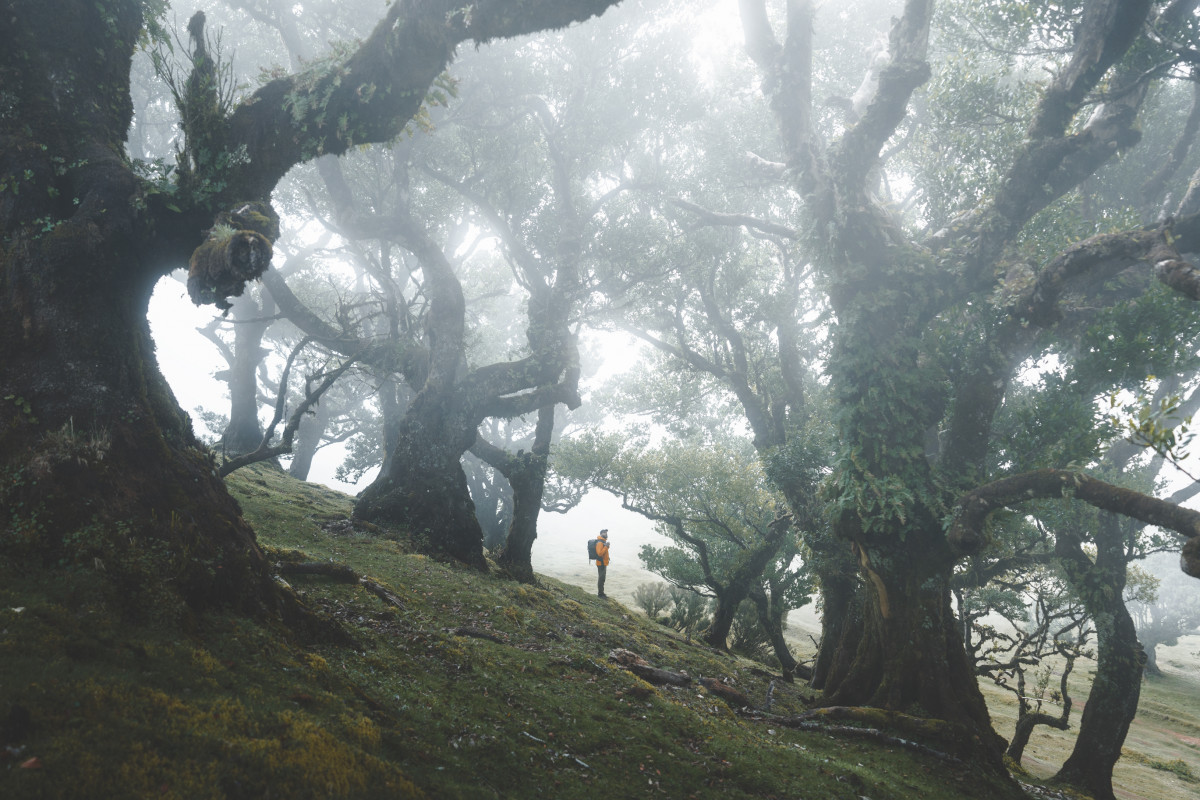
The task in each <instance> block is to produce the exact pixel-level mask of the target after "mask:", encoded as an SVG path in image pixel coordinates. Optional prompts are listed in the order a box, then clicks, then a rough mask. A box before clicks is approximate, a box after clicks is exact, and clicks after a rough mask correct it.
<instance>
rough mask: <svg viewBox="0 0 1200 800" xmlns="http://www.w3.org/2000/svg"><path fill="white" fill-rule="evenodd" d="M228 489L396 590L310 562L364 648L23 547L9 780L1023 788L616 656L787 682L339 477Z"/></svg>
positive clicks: (3, 792)
mask: <svg viewBox="0 0 1200 800" xmlns="http://www.w3.org/2000/svg"><path fill="white" fill-rule="evenodd" d="M229 484H230V487H231V489H232V490H233V492H234V493H235V494H236V495H237V496H238V498H239V500H240V502H241V503H242V505H243V508H244V511H245V513H246V516H247V518H248V519H250V520H251V521H252V522H253V523H254V525H255V527H256V530H257V531H258V534H259V538H260V542H261V543H262V545H263V546H264V547H266V548H268V550H269V555H270V557H271V558H272V559H273V560H279V561H295V560H308V561H330V560H332V561H335V562H337V563H340V564H345V565H348V566H350V567H351V568H352V569H354V570H355V571H356V572H357V573H358V574H360V575H365V576H368V577H369V578H371V579H372V580H373V581H375V585H376V586H378V587H383V588H385V589H386V590H387V592H388V593H389V597H390V599H387V600H385V599H381V598H380V597H379V596H378V595H377V594H376V593H374V592H372V591H371V589H370V588H369V587H368V586H367V585H365V584H362V583H356V584H346V583H336V582H333V581H331V580H328V579H325V578H320V577H301V576H295V575H289V576H288V577H287V580H288V581H289V582H290V583H291V585H292V586H293V587H294V588H295V589H296V591H297V593H298V594H300V595H301V596H302V597H303V598H304V600H305V601H306V602H307V603H308V604H309V605H310V606H312V607H314V608H316V609H319V610H323V611H324V612H325V613H327V614H329V615H331V616H333V617H335V618H336V619H338V620H339V621H341V623H342V624H343V625H344V626H345V628H346V629H347V631H349V633H350V634H351V635H352V636H353V637H354V638H355V639H356V640H357V642H358V646H357V647H355V648H347V647H339V646H334V645H329V644H317V645H309V646H304V645H302V644H300V643H298V642H296V641H295V639H294V637H290V636H289V635H288V633H287V632H286V631H284V630H282V629H280V628H277V627H272V626H270V625H264V624H261V623H255V622H251V621H248V620H246V619H243V618H238V617H234V616H230V615H222V614H209V615H207V616H204V617H202V618H199V619H194V618H193V619H190V621H189V620H186V619H184V618H178V617H175V616H173V615H172V616H169V617H167V616H164V615H156V614H155V613H153V610H150V612H151V613H149V614H148V615H147V618H146V619H144V620H143V621H141V622H140V623H137V624H133V623H130V622H127V621H125V620H123V619H122V618H121V617H120V616H119V615H118V613H117V612H116V611H114V609H115V608H117V607H118V604H117V603H115V602H114V601H113V598H111V597H109V596H107V594H106V592H108V591H109V589H108V588H106V586H107V585H106V584H105V582H104V581H103V580H102V577H103V576H101V575H99V574H98V573H97V572H96V571H95V570H89V569H88V568H87V567H85V566H80V567H78V568H76V570H75V571H74V572H72V573H70V574H64V573H62V572H61V571H59V572H55V573H47V574H40V575H39V574H32V573H30V572H29V571H28V569H25V570H24V571H21V572H19V571H18V570H16V569H14V568H13V565H0V569H2V570H3V571H4V574H3V575H0V609H4V610H3V611H0V631H2V633H0V725H2V726H3V735H4V738H5V739H6V740H10V741H6V742H4V744H6V745H8V746H10V747H12V748H13V750H14V751H16V752H15V753H13V752H9V751H4V752H5V753H6V754H7V755H5V756H3V758H4V759H5V760H4V761H2V762H0V796H4V797H15V798H23V797H39V798H41V797H81V796H111V797H149V796H154V797H180V798H193V797H231V798H234V797H264V796H267V793H268V791H269V793H270V796H274V797H389V798H391V797H405V796H414V797H416V796H427V797H438V798H455V797H463V798H478V797H536V796H546V797H557V798H575V797H579V798H583V797H588V798H594V797H634V796H644V795H646V794H658V793H661V794H663V795H664V796H670V797H691V796H694V797H721V798H738V797H772V796H774V797H785V796H786V797H791V798H847V800H849V799H850V798H857V797H861V796H867V797H871V798H872V800H886V799H887V798H911V797H917V796H921V797H927V798H934V799H936V798H960V797H973V798H1006V797H1014V796H1019V794H1018V793H1017V792H1016V790H1015V789H1014V788H1013V786H1012V785H1011V784H1007V783H1005V782H1003V781H1000V780H997V779H995V778H994V777H991V776H988V775H986V774H984V773H981V772H977V771H976V770H974V769H973V768H971V767H968V766H963V765H961V764H959V765H955V764H950V763H947V762H946V761H944V760H941V759H938V758H935V757H933V756H930V755H928V754H924V753H916V752H913V751H911V750H908V749H905V748H901V747H898V746H894V745H886V744H883V743H880V742H878V741H874V740H867V739H861V738H856V737H847V736H843V735H831V734H830V733H827V732H821V731H798V730H794V729H791V728H788V727H785V726H783V725H781V724H778V720H772V719H749V718H746V717H745V716H740V715H738V714H736V713H735V712H734V710H733V709H732V708H730V706H728V705H727V704H726V703H725V702H723V701H722V700H721V699H719V698H718V697H717V696H716V695H714V694H712V693H710V692H709V691H708V690H706V689H704V688H702V687H701V686H699V685H698V684H696V683H693V684H691V685H690V686H687V687H683V688H664V687H656V686H651V685H650V684H648V683H646V682H645V681H643V680H641V679H640V678H638V677H636V676H634V675H633V674H632V673H630V672H628V671H625V670H623V669H620V668H618V667H617V666H616V665H615V664H613V663H612V662H611V661H610V660H609V658H608V654H609V652H610V651H611V650H612V649H614V648H618V647H621V648H626V649H629V650H632V651H634V652H636V653H638V654H639V655H641V656H642V657H643V658H645V659H646V660H647V661H649V662H650V663H651V664H653V665H655V666H657V667H660V668H663V669H669V670H673V671H686V672H687V673H688V674H689V675H691V676H693V677H699V676H702V675H703V676H709V677H715V678H720V679H722V680H725V681H727V682H728V683H729V684H730V685H732V686H733V687H735V688H736V689H738V690H739V691H741V692H743V693H744V694H745V695H746V696H748V697H749V698H750V699H751V702H752V703H753V704H754V705H758V706H763V705H765V703H766V697H767V693H768V689H769V687H770V685H771V682H772V678H771V676H770V675H769V674H768V673H767V672H766V671H765V670H764V669H763V668H762V666H761V665H758V664H755V663H752V662H749V661H745V660H742V659H738V658H734V657H731V656H728V655H724V654H719V653H715V652H713V651H711V650H708V649H706V648H703V647H700V646H698V645H696V644H692V643H689V642H686V641H683V640H681V639H679V638H678V636H677V635H675V634H674V633H673V632H671V631H669V630H667V629H665V628H662V627H660V626H657V625H654V624H653V623H650V622H648V621H646V620H645V619H644V618H643V617H642V616H641V615H639V614H634V613H631V612H630V611H629V610H628V609H625V608H624V607H622V606H620V605H619V604H616V603H613V602H611V601H609V602H603V601H600V600H598V599H596V598H594V597H591V596H589V595H588V594H587V593H585V592H584V591H582V590H580V589H577V588H574V587H569V586H566V585H564V584H561V583H558V582H556V581H553V580H549V579H545V580H543V581H542V584H541V585H540V586H526V585H522V584H519V583H516V582H513V581H509V580H505V579H504V578H503V577H502V576H497V575H491V576H488V575H482V574H480V573H478V572H474V571H471V570H466V569H462V568H458V567H455V566H453V565H448V564H444V563H439V562H436V561H433V560H431V559H428V558H424V557H422V556H419V555H416V554H413V553H411V552H409V551H408V549H407V548H406V547H405V544H404V542H403V540H402V537H396V536H393V535H392V534H390V533H389V532H387V531H383V530H379V529H373V530H363V529H358V528H354V527H353V526H351V525H349V524H348V521H347V519H346V517H347V516H348V513H349V510H350V507H351V500H350V498H347V497H345V496H343V495H339V494H337V493H335V492H330V491H328V490H325V489H322V488H320V487H314V486H312V485H309V484H303V483H299V482H296V481H293V480H292V479H290V478H288V477H287V476H285V475H282V474H281V473H278V472H275V471H272V470H270V469H267V468H263V467H256V468H251V469H246V470H240V471H239V472H238V473H235V474H234V475H232V476H230V478H229ZM165 578H166V579H169V576H165ZM14 608H21V609H22V610H21V611H14V610H13V609H14ZM773 701H774V702H773V705H772V708H771V711H772V713H774V714H777V715H784V716H786V715H790V714H793V713H796V712H799V711H801V710H803V709H804V708H805V705H804V689H803V687H800V686H791V685H786V684H783V683H776V684H775V688H774V691H773ZM31 759H36V762H34V763H32V764H31V763H30V760H31ZM25 764H28V765H29V766H22V765H25ZM660 790H661V791H660Z"/></svg>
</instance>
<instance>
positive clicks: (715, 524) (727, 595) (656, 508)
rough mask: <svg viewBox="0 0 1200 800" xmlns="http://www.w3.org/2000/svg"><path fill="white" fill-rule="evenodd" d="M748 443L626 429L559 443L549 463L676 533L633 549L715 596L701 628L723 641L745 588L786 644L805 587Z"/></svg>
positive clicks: (673, 578) (683, 583) (671, 576)
mask: <svg viewBox="0 0 1200 800" xmlns="http://www.w3.org/2000/svg"><path fill="white" fill-rule="evenodd" d="M745 450H746V447H745V445H744V444H739V443H738V442H737V441H736V440H735V439H725V438H721V437H720V436H719V435H718V436H716V438H715V440H714V441H710V442H694V441H672V440H669V441H667V442H664V443H663V444H662V445H660V446H659V447H656V448H645V446H644V443H639V442H636V441H634V442H629V441H628V440H627V439H626V438H625V437H624V436H612V437H596V436H591V435H587V436H579V437H576V438H575V439H572V440H568V441H567V442H564V444H563V445H561V446H560V451H559V459H558V466H557V467H556V469H558V470H559V471H561V472H565V473H566V474H569V475H573V476H575V477H577V478H578V479H580V480H584V481H586V482H587V483H588V484H589V485H591V486H595V487H597V488H600V489H603V490H605V491H608V492H611V493H612V494H614V495H616V496H618V497H620V498H621V504H622V507H624V508H627V509H629V510H631V511H634V512H636V513H638V514H641V515H642V516H644V517H646V518H647V519H650V520H653V521H654V522H655V523H656V528H657V529H658V530H659V531H660V532H661V533H662V534H664V535H665V536H667V537H668V538H670V539H672V540H673V544H672V545H669V546H665V547H656V546H654V545H649V544H647V545H643V546H642V550H641V552H640V553H639V557H640V558H641V560H642V563H643V564H644V565H645V566H646V568H647V569H649V570H651V571H652V572H655V573H657V574H659V575H661V576H662V577H663V578H665V579H666V580H667V582H668V583H670V584H672V585H673V586H676V587H678V588H680V589H684V590H687V591H690V592H693V593H695V594H697V595H699V596H701V597H706V598H712V600H713V611H712V619H711V621H710V622H709V625H708V627H707V628H706V629H705V631H704V633H703V638H704V641H705V642H707V643H708V644H709V645H711V646H713V647H717V648H721V649H725V648H726V647H727V646H728V638H729V633H730V630H731V628H732V626H733V621H734V617H735V615H736V614H737V611H738V608H739V607H740V606H741V605H742V603H743V601H745V600H747V599H750V598H751V597H752V595H758V596H759V597H760V598H761V601H762V603H763V605H764V606H765V608H766V612H767V613H765V614H760V615H759V619H760V622H761V624H762V625H763V629H764V630H765V631H767V636H768V639H769V640H770V641H771V643H772V644H783V635H782V630H777V629H779V628H781V626H782V621H783V615H784V614H786V610H787V605H788V604H789V603H791V604H795V605H793V606H792V607H798V606H799V605H802V604H803V603H804V602H807V599H808V592H807V591H804V590H801V591H789V590H790V589H792V588H793V587H804V588H805V589H809V587H808V584H807V582H806V572H805V570H804V568H803V566H801V565H800V564H799V563H797V562H798V559H797V552H798V542H797V540H796V538H795V535H794V534H793V533H792V531H791V518H790V517H789V516H788V515H786V514H781V513H780V512H779V508H780V505H781V504H780V502H779V499H778V498H776V497H775V496H774V495H773V494H772V492H771V491H770V489H769V487H768V485H767V481H766V477H765V475H764V474H763V472H762V469H761V467H760V465H759V463H758V461H757V458H755V457H754V456H753V455H751V454H749V453H746V452H745ZM768 598H770V599H768ZM772 605H774V608H772ZM775 634H778V635H777V636H776V635H775ZM783 649H784V652H783V653H782V654H781V657H780V661H781V663H783V664H784V666H785V669H787V670H788V673H789V674H790V668H791V667H793V666H794V664H795V661H794V659H792V656H791V655H790V653H787V651H786V645H783Z"/></svg>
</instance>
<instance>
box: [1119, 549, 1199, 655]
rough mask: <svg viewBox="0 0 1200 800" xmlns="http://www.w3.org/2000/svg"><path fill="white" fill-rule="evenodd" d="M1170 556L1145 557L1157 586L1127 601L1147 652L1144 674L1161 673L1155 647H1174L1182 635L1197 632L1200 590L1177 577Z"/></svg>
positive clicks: (1182, 578)
mask: <svg viewBox="0 0 1200 800" xmlns="http://www.w3.org/2000/svg"><path fill="white" fill-rule="evenodd" d="M1173 561H1174V559H1173V558H1170V557H1166V556H1158V557H1154V558H1153V559H1152V560H1151V559H1147V562H1146V566H1147V568H1150V567H1151V566H1152V565H1153V566H1154V567H1155V568H1156V569H1155V575H1156V576H1159V577H1157V586H1156V587H1155V588H1154V591H1153V592H1150V593H1147V594H1146V595H1144V596H1142V597H1141V598H1140V599H1137V600H1134V601H1131V602H1130V603H1129V612H1130V614H1132V615H1133V623H1134V625H1135V626H1136V627H1137V636H1138V639H1139V640H1140V641H1141V643H1142V647H1143V648H1145V651H1146V674H1147V675H1153V676H1155V677H1161V676H1162V670H1161V668H1159V666H1158V647H1159V646H1160V645H1161V646H1164V647H1174V646H1175V645H1177V644H1179V639H1180V637H1182V636H1197V635H1200V593H1197V592H1196V589H1195V585H1194V584H1192V583H1191V582H1190V581H1188V580H1187V579H1186V578H1184V577H1182V576H1180V575H1179V574H1178V571H1177V570H1176V569H1175V568H1174V563H1172V562H1173Z"/></svg>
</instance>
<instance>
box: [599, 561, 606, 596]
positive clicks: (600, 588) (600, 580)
mask: <svg viewBox="0 0 1200 800" xmlns="http://www.w3.org/2000/svg"><path fill="white" fill-rule="evenodd" d="M607 570H608V567H606V566H603V565H597V567H596V571H597V572H598V573H600V579H599V581H598V583H597V588H599V590H600V592H599V595H600V596H601V597H604V573H605V572H606V571H607Z"/></svg>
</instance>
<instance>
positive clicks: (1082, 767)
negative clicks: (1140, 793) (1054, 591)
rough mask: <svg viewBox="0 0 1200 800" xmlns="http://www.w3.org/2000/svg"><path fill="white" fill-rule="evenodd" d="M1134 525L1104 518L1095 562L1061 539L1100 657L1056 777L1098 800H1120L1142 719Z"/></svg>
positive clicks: (1059, 548)
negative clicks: (1130, 592) (1123, 760)
mask: <svg viewBox="0 0 1200 800" xmlns="http://www.w3.org/2000/svg"><path fill="white" fill-rule="evenodd" d="M1128 524H1131V523H1130V522H1129V521H1125V520H1122V519H1121V518H1119V517H1117V516H1116V515H1113V514H1109V513H1101V515H1100V521H1099V525H1098V526H1097V528H1096V533H1095V537H1094V538H1095V542H1096V560H1095V562H1093V561H1092V560H1091V559H1090V558H1088V557H1087V554H1086V553H1084V552H1083V549H1082V546H1081V539H1080V538H1079V537H1078V536H1072V535H1070V534H1060V535H1059V536H1058V538H1057V541H1056V544H1055V551H1056V552H1057V553H1058V554H1059V556H1060V557H1061V562H1062V564H1063V568H1064V572H1065V573H1066V576H1067V580H1068V581H1069V582H1070V584H1071V587H1072V589H1073V590H1074V591H1075V592H1076V593H1077V594H1078V595H1079V597H1080V599H1081V600H1082V601H1083V604H1084V607H1085V608H1086V609H1087V611H1088V614H1089V616H1090V617H1091V618H1092V621H1093V623H1094V624H1095V626H1096V650H1097V653H1096V676H1095V678H1094V679H1093V680H1092V689H1091V691H1090V692H1089V693H1088V699H1087V703H1086V705H1084V707H1083V714H1081V715H1080V719H1079V735H1078V736H1077V737H1076V738H1075V747H1074V749H1073V750H1072V751H1071V755H1070V757H1069V758H1068V759H1067V760H1066V762H1065V763H1064V764H1063V766H1062V769H1060V770H1059V771H1058V774H1057V775H1055V776H1054V777H1055V780H1057V781H1062V782H1063V783H1067V784H1070V785H1071V786H1075V787H1078V788H1080V789H1083V790H1084V791H1086V792H1088V793H1089V794H1091V795H1092V796H1093V797H1095V798H1096V800H1114V795H1113V788H1112V772H1113V767H1114V766H1115V765H1116V763H1117V759H1119V758H1120V757H1121V747H1122V746H1123V745H1124V744H1125V737H1126V735H1127V734H1128V733H1129V725H1130V724H1131V723H1132V722H1133V718H1134V715H1136V714H1137V706H1138V700H1139V698H1140V695H1141V690H1142V667H1143V665H1144V664H1145V660H1146V655H1145V653H1144V652H1143V651H1142V645H1141V644H1140V643H1139V642H1138V639H1137V629H1136V628H1135V627H1134V624H1133V618H1132V617H1131V616H1130V615H1129V611H1128V610H1127V609H1126V608H1125V601H1124V598H1123V592H1124V590H1125V570H1126V562H1125V556H1124V546H1123V544H1124V542H1123V539H1124V537H1123V535H1122V528H1123V525H1128ZM1134 524H1136V523H1134Z"/></svg>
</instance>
